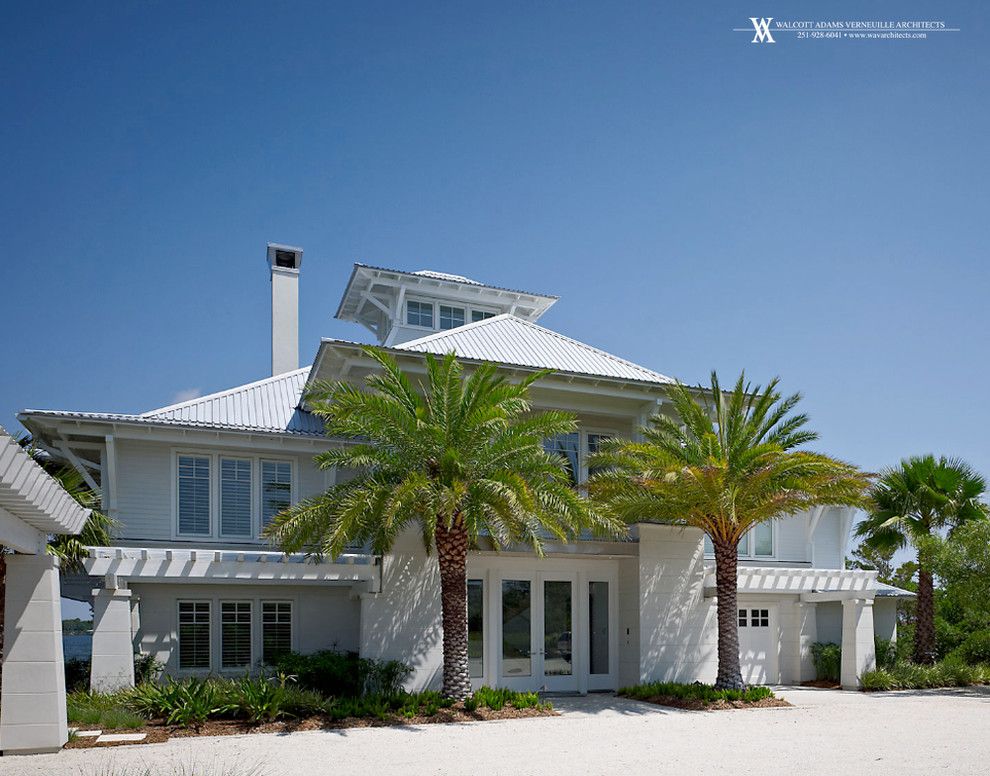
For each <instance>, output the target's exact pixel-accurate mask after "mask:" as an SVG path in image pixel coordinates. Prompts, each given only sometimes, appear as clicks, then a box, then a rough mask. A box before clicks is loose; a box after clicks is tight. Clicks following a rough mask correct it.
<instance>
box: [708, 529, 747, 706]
mask: <svg viewBox="0 0 990 776" xmlns="http://www.w3.org/2000/svg"><path fill="white" fill-rule="evenodd" d="M712 544H713V545H714V546H715V590H716V593H717V595H718V598H717V603H716V606H717V609H716V611H717V613H718V675H717V676H716V678H715V687H716V688H718V689H720V690H728V689H733V690H739V689H742V688H744V687H745V686H746V685H745V684H743V680H742V671H741V670H740V668H739V619H738V617H739V612H738V611H737V609H736V585H737V578H736V567H737V565H738V563H739V554H738V548H737V546H736V545H735V544H732V543H731V542H726V541H721V540H719V541H716V540H715V539H714V538H713V539H712Z"/></svg>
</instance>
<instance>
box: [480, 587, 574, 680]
mask: <svg viewBox="0 0 990 776" xmlns="http://www.w3.org/2000/svg"><path fill="white" fill-rule="evenodd" d="M499 584H500V590H499V593H500V607H499V616H500V623H499V625H500V628H499V632H500V634H501V638H500V644H499V653H500V654H499V657H500V660H499V672H500V676H499V684H500V685H502V686H505V687H511V688H513V689H518V690H548V691H550V692H571V691H577V689H578V669H577V665H576V660H575V658H576V655H575V647H576V645H577V644H578V640H577V638H578V637H579V636H580V635H581V632H583V630H584V629H583V628H576V625H577V617H576V613H577V608H578V607H577V603H578V600H577V592H578V591H577V588H578V584H577V574H575V573H563V572H562V573H552V572H546V573H542V572H541V573H532V574H514V575H512V576H508V575H507V576H505V577H503V578H502V579H501V580H500V583H499Z"/></svg>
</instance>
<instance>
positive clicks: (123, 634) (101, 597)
mask: <svg viewBox="0 0 990 776" xmlns="http://www.w3.org/2000/svg"><path fill="white" fill-rule="evenodd" d="M133 686H134V641H133V637H132V635H131V591H130V590H123V589H110V588H100V589H97V590H94V591H93V662H92V664H91V668H90V675H89V687H90V689H91V690H92V691H93V692H114V691H116V690H123V689H126V688H128V687H133Z"/></svg>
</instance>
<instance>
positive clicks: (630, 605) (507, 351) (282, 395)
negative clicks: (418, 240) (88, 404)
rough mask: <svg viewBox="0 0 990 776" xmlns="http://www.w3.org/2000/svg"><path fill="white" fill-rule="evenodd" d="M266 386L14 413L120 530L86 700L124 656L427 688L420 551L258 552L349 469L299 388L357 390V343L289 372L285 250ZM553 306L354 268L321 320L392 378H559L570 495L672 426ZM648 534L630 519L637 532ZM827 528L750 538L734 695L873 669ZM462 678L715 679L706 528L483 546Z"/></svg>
mask: <svg viewBox="0 0 990 776" xmlns="http://www.w3.org/2000/svg"><path fill="white" fill-rule="evenodd" d="M267 258H268V264H269V268H270V273H271V281H272V372H273V374H272V376H271V377H267V378H265V379H263V380H259V381H258V382H254V383H250V384H248V385H242V386H238V387H236V388H232V389H230V390H227V391H222V392H220V393H217V394H213V395H210V396H204V397H202V398H198V399H193V400H191V401H186V402H182V403H180V404H175V405H172V406H169V407H162V408H160V409H153V410H150V411H148V412H145V413H142V414H140V415H130V414H115V413H96V412H71V411H62V410H58V411H54V410H26V411H25V412H23V413H21V415H20V416H19V417H20V419H21V421H22V422H23V423H24V425H25V426H26V427H27V428H29V429H30V430H31V432H32V433H33V434H34V435H35V436H36V438H37V439H38V440H39V441H40V442H41V443H43V444H44V445H45V446H46V447H47V448H48V449H50V450H51V451H52V452H53V453H55V454H57V455H60V456H62V457H64V458H65V459H66V460H67V461H69V462H70V463H72V464H73V465H74V466H76V467H77V468H78V469H79V470H80V471H81V472H83V473H84V474H85V476H86V477H87V479H88V480H89V482H90V483H91V485H92V486H93V487H95V488H98V489H100V490H101V492H102V496H103V503H104V507H105V508H106V509H107V510H108V511H109V512H110V514H111V515H112V516H113V517H114V518H116V519H117V520H118V521H119V523H120V529H119V536H118V538H117V540H116V542H115V544H114V546H112V547H98V548H94V549H93V551H92V557H91V558H90V559H89V561H88V562H87V564H86V571H87V572H88V574H89V575H90V577H89V579H88V580H87V581H85V582H84V583H83V584H82V585H80V584H75V585H67V586H66V588H65V589H66V593H67V594H71V595H75V596H77V597H83V596H86V595H89V591H90V589H93V593H92V595H93V603H94V607H95V629H94V641H93V652H94V654H93V669H92V670H93V674H92V681H93V685H94V686H96V687H112V686H117V685H127V684H130V683H131V682H132V681H133V670H132V668H131V656H132V653H133V652H135V651H142V652H148V653H153V654H154V655H156V656H157V657H158V658H159V659H160V660H161V661H163V662H164V663H165V664H166V666H167V670H168V672H169V673H171V674H174V675H190V674H192V675H195V674H208V673H221V674H222V673H227V672H229V673H234V674H238V673H242V672H243V671H244V670H245V669H247V668H248V667H250V666H252V665H255V664H256V663H258V661H261V660H264V659H265V658H266V656H268V655H270V654H272V653H273V652H274V651H277V650H281V649H285V648H291V649H294V650H299V651H303V652H306V651H313V650H318V649H324V648H329V647H335V648H338V649H342V650H353V651H356V652H359V653H360V654H361V655H362V656H367V657H372V658H396V659H399V660H402V661H404V662H406V663H408V664H409V665H411V666H412V667H413V669H414V672H413V674H412V677H411V679H410V680H409V681H410V686H411V687H414V688H422V687H427V686H438V685H439V681H440V675H441V668H440V645H441V634H440V610H439V596H438V594H437V588H438V579H437V570H436V561H435V558H434V557H432V556H430V557H427V555H426V554H425V552H424V549H423V547H422V544H421V541H420V538H419V537H418V536H416V535H409V536H405V537H403V538H402V539H401V540H400V541H399V543H398V544H397V545H396V547H395V548H394V550H393V551H392V552H391V553H389V554H388V555H386V556H384V557H374V556H372V555H369V554H366V553H364V552H361V551H360V550H355V552H353V553H350V554H345V555H343V556H341V557H339V558H334V559H327V560H325V561H323V562H310V561H308V560H306V559H305V558H304V557H302V556H285V555H283V554H282V553H280V552H277V551H273V549H272V548H270V547H268V546H266V545H265V543H264V542H263V541H262V540H261V539H260V538H259V535H260V531H261V530H262V528H263V527H264V525H265V524H266V523H267V522H268V521H269V520H270V519H271V517H272V515H274V514H276V513H277V512H279V511H280V510H281V509H283V508H284V507H286V506H287V505H289V504H291V503H293V502H295V501H297V500H299V499H302V498H305V497H308V496H312V495H315V494H316V493H318V492H320V491H321V490H322V489H324V488H325V487H326V486H327V485H329V484H331V483H332V482H333V481H334V480H335V478H340V477H346V476H348V473H347V472H343V471H338V472H324V471H321V470H319V469H317V468H316V467H315V466H314V465H313V462H312V458H313V456H314V454H316V453H318V452H320V451H322V450H325V449H327V448H329V447H331V446H333V445H334V444H340V442H335V440H333V439H329V438H327V437H326V436H325V435H324V434H323V428H322V425H321V422H320V421H319V419H317V418H316V417H314V416H313V415H311V414H309V413H308V412H307V411H306V409H305V408H304V407H303V406H301V405H300V396H301V395H302V393H303V391H304V390H305V387H306V385H307V384H308V383H310V382H312V381H313V380H317V379H329V378H334V379H337V378H342V379H346V380H354V381H361V380H362V379H363V378H364V376H365V375H367V374H368V373H369V370H371V369H372V368H373V367H372V364H371V363H370V360H369V359H368V358H367V357H366V356H365V355H364V354H363V353H362V351H361V346H360V345H359V344H358V343H357V342H350V341H344V340H337V339H323V340H322V341H321V342H320V343H319V347H318V349H317V351H316V354H315V358H314V359H313V361H312V364H311V365H307V366H304V367H302V368H299V367H298V361H297V359H298V326H297V298H298V293H297V291H298V288H297V286H298V282H299V272H300V265H301V262H302V251H301V250H300V249H297V248H291V247H288V246H281V245H270V246H269V248H268V253H267ZM556 301H557V298H556V297H554V296H548V295H545V294H537V293H532V292H526V291H516V290H512V289H508V288H500V287H497V286H493V285H487V284H485V283H480V282H477V281H475V280H470V279H468V278H465V277H461V276H459V275H449V274H445V273H441V272H430V271H419V272H407V271H402V270H394V269H383V268H379V267H371V266H366V265H363V264H355V265H354V268H353V270H352V272H351V275H350V278H349V279H348V281H347V285H346V288H345V289H344V293H343V297H342V299H341V302H340V306H339V308H338V310H337V317H338V318H339V319H341V320H345V321H353V322H354V323H356V324H360V325H361V326H364V327H365V328H366V329H368V330H369V331H370V332H371V333H372V334H373V335H374V339H375V341H376V342H377V343H379V344H380V345H382V346H383V347H385V348H387V349H388V350H389V352H391V353H392V354H393V355H394V356H395V357H396V358H397V359H398V361H399V362H400V364H401V365H402V367H403V368H404V369H406V370H409V371H410V372H413V373H415V372H423V371H424V357H425V354H427V353H434V354H443V353H447V352H449V351H455V352H456V353H457V355H458V356H459V358H460V359H461V360H462V361H463V362H466V363H477V362H483V361H492V362H496V363H498V364H500V366H501V368H502V369H503V370H504V371H505V372H506V373H508V374H509V375H510V376H512V375H523V374H527V373H529V372H531V371H532V370H534V369H538V368H549V369H552V370H553V371H554V374H553V375H552V376H551V377H549V378H547V379H544V380H541V381H540V382H538V383H537V385H536V386H535V387H534V389H533V396H534V400H535V403H536V404H537V406H538V407H541V408H560V409H565V410H568V411H571V412H573V413H575V414H576V415H577V416H578V418H579V422H580V431H578V432H576V433H574V434H569V435H567V436H564V437H561V438H557V439H553V440H548V442H547V444H548V445H549V446H550V447H551V448H552V449H554V450H557V451H559V452H560V453H561V454H563V455H564V456H566V457H567V459H568V460H569V462H570V464H571V469H572V471H573V475H574V479H575V482H576V483H579V482H581V481H582V480H584V479H585V478H586V477H587V473H588V467H587V461H588V455H589V454H590V453H591V452H593V451H594V450H595V448H596V446H597V445H598V443H599V441H600V440H601V439H602V438H603V437H605V436H624V437H630V436H633V435H635V434H636V433H637V429H638V427H639V426H640V425H642V424H643V423H644V422H645V421H646V419H647V418H648V417H649V416H650V415H651V414H652V413H655V412H658V411H659V412H665V411H667V408H668V403H667V400H666V395H667V394H666V391H667V388H668V386H669V385H670V384H671V382H672V380H671V378H669V377H666V376H665V375H663V374H660V373H658V372H655V371H653V370H652V369H648V368H646V367H643V366H639V365H637V364H634V363H631V362H629V361H627V360H625V359H623V358H620V357H618V356H614V355H611V354H609V353H606V352H604V351H602V350H599V349H597V348H594V347H592V346H590V345H586V344H584V343H581V342H577V341H576V340H573V339H570V338H569V337H566V336H564V335H563V334H559V333H557V332H554V331H551V330H549V329H546V328H543V327H542V326H540V325H539V324H538V321H539V319H540V317H541V316H542V315H543V314H544V313H545V312H546V311H547V310H548V309H549V308H550V307H551V306H552V305H553V304H554V303H555V302H556ZM646 517H648V516H644V518H646ZM852 519H853V515H852V512H851V511H850V510H848V509H844V508H823V509H816V510H814V511H812V512H809V513H806V514H800V515H797V516H794V517H788V518H785V519H781V520H779V521H777V522H774V523H772V524H768V525H765V526H760V527H759V528H757V529H756V530H755V531H754V532H753V533H752V535H750V536H748V537H747V539H746V540H745V541H744V542H743V546H742V547H741V548H740V556H741V570H740V576H739V596H740V598H739V624H740V636H741V645H742V646H741V651H742V663H743V672H744V676H745V678H746V679H747V680H748V681H750V682H759V683H777V682H785V683H786V682H799V681H802V680H805V679H809V678H813V668H812V665H811V660H810V649H809V648H810V645H811V644H812V643H814V642H815V641H819V640H823V641H835V642H841V644H842V647H843V667H842V677H843V683H844V684H845V685H849V686H854V685H855V684H856V681H857V676H858V675H859V674H860V673H861V672H862V671H863V670H865V669H867V668H869V667H871V666H872V665H873V660H874V654H873V636H874V632H875V631H876V632H877V633H878V634H880V635H883V636H885V637H887V638H889V637H891V636H892V635H893V629H894V604H895V601H894V599H893V598H892V597H890V596H889V595H884V593H891V592H896V591H892V590H885V589H884V588H883V586H880V585H878V584H877V581H876V579H875V573H874V572H866V571H846V570H843V557H844V553H845V550H846V545H847V541H848V538H849V533H850V527H851V523H852ZM469 578H470V580H469V606H470V612H469V615H470V617H469V619H470V627H471V640H470V643H471V672H472V676H473V677H474V680H475V682H476V683H477V684H478V685H480V684H483V683H484V684H490V685H504V686H509V687H514V688H520V689H522V688H526V689H543V688H545V689H548V690H554V691H577V692H587V691H590V690H605V689H614V688H617V687H619V686H620V685H624V684H632V683H636V682H639V681H644V680H651V679H671V680H679V681H694V680H701V681H706V682H710V681H712V680H713V679H714V677H715V669H716V647H715V643H716V642H715V639H716V627H715V600H714V572H713V561H712V560H711V558H710V556H709V555H708V553H706V551H705V544H704V542H703V541H702V534H701V532H700V531H696V530H690V529H680V528H675V527H670V526H664V525H656V524H650V523H648V522H644V523H642V524H640V525H637V526H634V527H633V528H632V530H631V532H630V536H629V538H628V540H626V541H616V542H603V541H576V542H572V543H569V544H554V545H551V546H550V548H549V553H548V556H547V557H546V558H544V559H537V558H536V557H534V556H533V555H532V554H531V553H529V552H526V551H519V552H501V553H499V554H497V555H496V554H495V553H493V552H490V551H487V550H485V549H484V548H480V549H478V550H477V551H476V552H473V553H472V555H471V557H470V560H469Z"/></svg>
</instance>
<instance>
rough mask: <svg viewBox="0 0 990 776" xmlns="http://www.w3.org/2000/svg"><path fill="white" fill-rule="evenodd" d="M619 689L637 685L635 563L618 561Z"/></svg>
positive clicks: (637, 630)
mask: <svg viewBox="0 0 990 776" xmlns="http://www.w3.org/2000/svg"><path fill="white" fill-rule="evenodd" d="M618 565H619V618H618V620H619V687H627V686H629V685H633V684H637V683H638V682H639V648H640V645H639V559H638V558H629V559H626V560H620V561H619V564H618Z"/></svg>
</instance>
